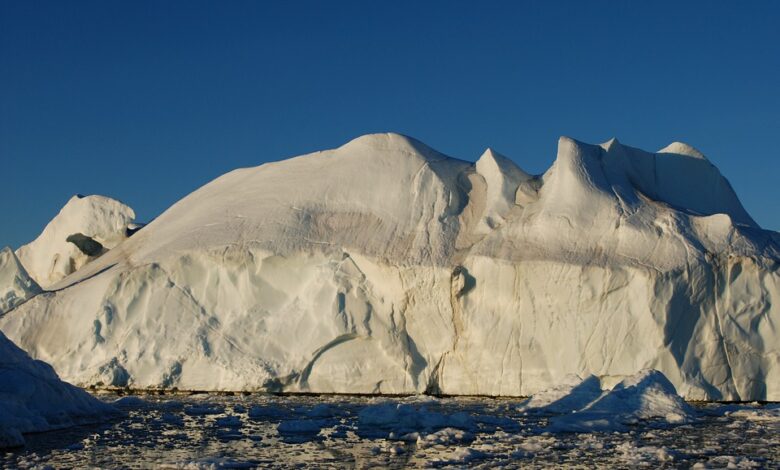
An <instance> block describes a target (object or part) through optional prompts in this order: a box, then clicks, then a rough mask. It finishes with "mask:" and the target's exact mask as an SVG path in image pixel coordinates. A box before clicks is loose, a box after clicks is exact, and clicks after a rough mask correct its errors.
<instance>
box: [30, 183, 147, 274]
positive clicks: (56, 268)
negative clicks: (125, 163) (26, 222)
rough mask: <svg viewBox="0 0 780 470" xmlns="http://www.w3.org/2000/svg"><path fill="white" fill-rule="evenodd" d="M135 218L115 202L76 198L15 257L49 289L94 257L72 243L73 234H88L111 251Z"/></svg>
mask: <svg viewBox="0 0 780 470" xmlns="http://www.w3.org/2000/svg"><path fill="white" fill-rule="evenodd" d="M134 218H135V213H134V212H133V210H132V209H131V208H129V207H128V206H126V205H124V204H122V203H121V202H119V201H117V200H115V199H111V198H109V197H105V196H81V195H76V196H73V197H72V198H71V199H70V200H69V201H68V203H67V204H65V206H64V207H63V208H62V209H61V210H60V212H59V214H57V216H56V217H54V219H52V220H51V222H49V224H48V225H46V228H44V229H43V232H41V234H40V235H39V236H38V238H36V239H35V240H33V241H32V242H30V243H28V244H27V245H24V246H22V247H20V248H19V249H18V250H16V256H17V257H18V258H19V260H20V261H21V262H22V264H23V265H24V267H25V268H26V269H27V272H28V273H30V276H32V278H33V279H35V280H36V281H37V282H38V284H40V285H41V287H43V288H45V289H48V288H50V287H51V286H53V285H54V284H56V283H57V281H59V280H61V279H62V278H64V277H65V276H67V275H68V274H70V273H73V272H75V271H77V270H78V269H79V268H80V267H81V266H83V265H84V264H86V263H87V262H88V261H90V260H91V259H92V258H93V257H90V256H87V255H85V254H84V253H82V252H81V250H79V249H78V248H77V247H76V245H74V244H73V243H69V242H68V241H67V238H68V237H69V236H70V235H75V234H82V235H85V236H87V237H90V238H92V239H93V240H95V241H97V242H98V243H100V244H101V245H103V247H104V248H107V249H111V248H113V247H114V246H116V245H118V244H119V243H121V242H122V241H123V240H124V239H125V238H127V233H126V232H127V226H128V224H129V223H131V222H132V221H133V219H134Z"/></svg>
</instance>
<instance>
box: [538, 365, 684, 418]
mask: <svg viewBox="0 0 780 470" xmlns="http://www.w3.org/2000/svg"><path fill="white" fill-rule="evenodd" d="M586 380H589V379H586ZM575 389H576V387H575ZM565 398H566V397H562V398H561V399H562V400H563V399H565ZM571 403H572V404H575V403H577V400H572V401H571ZM561 411H562V412H564V413H565V414H562V415H560V416H557V417H555V418H553V419H552V420H551V425H550V428H549V429H550V430H551V431H555V432H594V431H604V432H608V431H621V430H624V429H626V425H630V424H636V423H637V422H639V421H640V420H653V421H660V422H665V423H667V424H682V423H687V422H690V421H692V420H693V418H694V411H693V409H692V408H691V407H690V405H688V404H687V403H685V401H684V400H683V399H682V398H681V397H680V396H679V395H678V394H677V391H676V390H675V388H674V385H672V383H671V382H669V380H668V379H667V378H666V377H665V376H664V375H663V374H662V373H660V372H658V371H656V370H643V371H641V372H639V373H638V374H636V375H633V376H631V377H628V378H626V379H624V380H623V381H622V382H620V383H618V384H617V385H616V386H615V387H614V388H613V389H612V390H608V391H604V392H602V393H601V395H600V396H599V397H598V398H596V399H595V400H593V401H592V402H591V403H589V404H586V405H585V406H582V407H581V408H577V407H576V406H575V407H573V408H572V409H570V410H569V412H568V413H566V411H565V410H561Z"/></svg>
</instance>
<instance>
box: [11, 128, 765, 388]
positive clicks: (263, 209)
mask: <svg viewBox="0 0 780 470" xmlns="http://www.w3.org/2000/svg"><path fill="white" fill-rule="evenodd" d="M69 204H70V203H69ZM63 211H64V210H63ZM127 215H128V217H127V218H128V219H129V214H127ZM120 218H122V217H120ZM58 219H61V222H59V223H63V224H64V223H66V219H64V218H62V217H58ZM58 219H55V220H58ZM108 219H111V220H115V219H112V218H111V217H108ZM127 222H128V220H124V219H122V221H121V223H119V222H117V223H116V225H111V224H113V223H114V222H111V223H110V224H108V225H111V226H116V227H119V226H122V225H126V223H127ZM68 223H69V222H68ZM101 223H102V222H101ZM53 224H54V222H52V225H53ZM51 231H52V230H50V229H49V228H48V227H47V230H46V231H44V234H46V233H47V232H51ZM65 232H67V231H61V230H60V231H58V233H62V234H63V235H65ZM85 234H87V235H89V233H86V232H85ZM42 237H43V235H42ZM60 238H61V237H60ZM57 239H58V240H59V238H57ZM101 243H103V241H101ZM106 246H108V245H106ZM21 251H22V250H20V252H21ZM26 251H27V252H28V254H27V256H29V257H31V256H33V254H34V250H32V249H31V248H29V247H28V248H27V249H26ZM44 251H46V250H43V249H42V252H44ZM44 258H46V259H48V260H49V261H48V263H50V260H51V258H52V257H51V255H50V252H49V254H47V255H46V256H45V257H44ZM20 259H21V260H22V263H23V264H25V266H26V267H28V271H30V272H31V274H33V272H35V273H37V272H38V269H37V268H36V269H35V270H31V269H30V268H29V266H27V263H25V257H23V256H21V255H20ZM778 261H780V235H778V234H777V233H775V232H770V231H765V230H762V229H761V228H760V227H758V226H757V225H756V224H755V222H754V221H753V220H752V219H751V218H750V216H749V215H748V214H747V212H746V211H745V210H744V208H743V207H742V205H741V204H740V202H739V200H738V198H737V196H736V195H735V194H734V191H733V190H732V188H731V186H730V185H729V183H728V182H727V181H726V179H725V178H724V177H723V176H722V175H721V174H720V172H719V171H718V170H717V168H715V167H714V166H713V165H712V164H711V163H710V162H709V161H707V160H706V159H704V158H702V157H701V156H700V154H699V153H698V152H697V151H695V150H693V149H692V148H690V147H688V146H685V145H683V144H673V145H672V146H670V147H668V148H666V149H664V150H663V151H662V152H659V153H649V152H644V151H642V150H639V149H635V148H632V147H628V146H625V145H622V144H620V143H619V142H618V141H617V140H614V139H613V140H611V141H609V142H607V143H605V144H602V145H589V144H584V143H581V142H577V141H575V140H573V139H569V138H566V137H562V138H561V139H560V141H559V143H558V154H557V157H556V159H555V162H554V163H553V164H552V166H551V168H550V169H549V170H548V171H547V172H545V173H544V174H542V175H536V176H531V175H528V174H527V173H526V172H524V171H522V170H521V169H520V168H518V167H516V166H515V165H514V164H513V163H512V162H511V160H509V159H507V158H504V157H501V156H500V155H498V154H497V153H496V152H493V151H487V152H485V154H484V155H483V156H482V157H480V158H479V160H478V161H477V162H476V163H470V162H465V161H461V160H457V159H452V158H449V157H447V156H445V155H443V154H441V153H439V152H436V151H435V150H432V149H431V148H429V147H427V146H425V145H424V144H422V143H420V142H418V141H416V140H414V139H411V138H408V137H404V136H400V135H397V134H377V135H368V136H364V137H361V138H358V139H355V140H353V141H352V142H349V143H347V144H346V145H344V146H342V147H339V148H337V149H334V150H329V151H324V152H317V153H314V154H311V155H305V156H302V157H297V158H292V159H289V160H285V161H280V162H275V163H270V164H265V165H262V166H259V167H256V168H245V169H239V170H235V171H232V172H230V173H228V174H225V175H223V176H221V177H219V178H217V179H216V180H214V181H212V182H210V183H208V184H207V185H205V186H203V187H202V188H200V189H198V190H197V191H195V192H193V193H192V194H190V195H188V196H187V197H185V198H184V199H182V200H181V201H179V202H177V203H176V204H174V205H173V206H172V207H171V208H169V209H168V210H167V211H166V212H164V213H163V214H162V215H160V216H159V217H158V218H157V219H155V220H154V221H153V222H151V223H150V224H148V225H147V226H145V227H144V229H143V230H141V231H139V232H138V233H136V234H135V235H133V236H132V237H131V238H129V239H126V240H124V241H123V242H121V243H119V244H118V245H116V246H115V247H114V248H112V249H111V250H110V251H108V252H107V253H105V254H104V255H102V256H101V257H99V258H97V259H95V260H93V261H91V262H89V263H88V264H85V265H84V266H83V267H82V268H81V269H79V270H78V271H76V272H75V273H73V274H71V275H69V276H68V277H67V278H64V279H62V280H60V281H59V283H58V284H57V286H56V287H57V289H58V290H57V292H54V293H51V294H47V295H42V296H37V297H34V298H33V299H31V300H29V301H28V302H26V303H25V304H23V305H20V306H18V307H17V308H16V309H14V310H13V311H12V312H10V313H8V314H6V315H5V316H3V317H1V318H0V329H2V330H3V331H4V332H5V333H6V334H7V335H8V336H9V338H11V339H13V340H14V341H15V342H16V343H17V344H19V345H20V346H22V347H23V348H25V349H26V350H27V351H29V352H30V354H31V355H32V356H33V357H36V358H39V359H42V360H45V361H48V362H50V363H51V364H52V365H53V366H54V368H55V369H56V370H57V371H58V372H59V373H60V374H61V375H62V376H63V377H64V378H65V379H67V380H69V381H71V382H73V383H76V384H79V385H82V386H86V385H97V386H117V387H125V386H129V387H134V388H173V387H176V388H178V389H180V390H185V389H189V390H267V391H286V392H344V393H421V392H432V393H444V394H481V395H505V396H529V395H533V394H535V393H537V392H540V391H542V390H545V389H548V388H550V387H552V386H555V385H558V384H561V383H563V381H565V380H566V377H569V376H571V375H574V376H578V377H586V376H588V375H594V376H595V377H597V378H598V380H599V382H600V384H602V386H604V387H609V386H612V385H615V384H617V383H619V382H620V381H621V380H623V379H624V378H625V377H627V376H631V375H633V374H635V373H636V372H638V371H640V370H643V369H656V370H659V371H661V372H663V373H664V374H665V375H666V376H667V377H668V378H669V380H670V382H671V383H672V384H673V385H674V387H676V389H677V390H678V391H679V392H680V394H682V395H683V396H684V397H686V398H689V399H718V400H752V399H762V400H780V331H778V330H777V329H776V328H775V327H774V325H776V324H778V322H780V302H778V301H777V298H778V296H779V295H780V273H779V272H778V266H780V264H779V263H778ZM47 266H48V264H46V265H45V266H43V267H47ZM44 271H45V269H44ZM47 272H48V271H47ZM33 277H36V274H33Z"/></svg>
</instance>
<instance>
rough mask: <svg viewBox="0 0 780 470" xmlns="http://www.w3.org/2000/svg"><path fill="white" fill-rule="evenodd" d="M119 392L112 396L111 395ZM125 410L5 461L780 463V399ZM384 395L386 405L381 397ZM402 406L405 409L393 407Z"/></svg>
mask: <svg viewBox="0 0 780 470" xmlns="http://www.w3.org/2000/svg"><path fill="white" fill-rule="evenodd" d="M116 398H117V397H111V396H104V397H103V399H105V400H107V401H111V400H114V399H116ZM141 398H142V399H139V398H134V397H133V398H129V399H125V401H124V403H120V406H121V407H122V409H123V410H125V411H126V413H127V416H126V418H124V419H121V420H116V421H113V422H109V423H105V424H103V425H97V426H82V427H77V428H72V429H68V430H64V431H57V432H49V433H42V434H37V435H28V436H26V438H27V447H25V448H23V449H18V450H15V451H11V452H6V453H5V454H3V455H2V457H0V465H2V466H3V467H7V468H45V467H47V466H50V467H54V468H73V467H76V468H83V467H87V468H152V467H154V468H161V467H162V468H256V467H280V466H281V467H312V468H354V467H357V468H372V467H376V468H402V467H422V468H430V467H450V466H453V467H465V466H468V467H480V466H483V467H497V466H500V467H506V468H518V467H523V468H536V467H539V468H541V467H550V466H556V467H588V468H590V467H594V466H609V467H619V468H635V467H648V468H689V467H693V466H697V465H698V466H700V467H701V468H780V465H779V464H778V461H780V407H778V406H777V405H759V404H755V405H742V406H724V405H697V406H696V408H697V419H696V421H695V422H694V423H692V424H686V425H682V426H675V427H670V426H668V425H662V424H660V423H652V422H648V423H640V424H638V425H636V426H634V427H632V428H631V430H629V431H628V432H621V433H591V434H566V433H564V434H551V433H548V432H546V431H545V427H546V425H547V418H545V417H541V416H527V415H525V414H523V413H522V412H520V411H518V408H517V404H518V401H517V400H515V401H512V400H498V399H489V398H457V399H440V400H438V399H429V398H398V399H387V398H382V399H377V398H366V397H334V396H323V397H310V396H293V397H290V396H285V397H276V396H265V395H251V396H214V395H195V396H190V397H174V398H171V397H155V396H146V397H141ZM383 404H384V405H383ZM398 404H403V405H404V406H403V407H402V408H401V410H402V412H401V413H398V412H394V411H393V410H395V409H397V405H398Z"/></svg>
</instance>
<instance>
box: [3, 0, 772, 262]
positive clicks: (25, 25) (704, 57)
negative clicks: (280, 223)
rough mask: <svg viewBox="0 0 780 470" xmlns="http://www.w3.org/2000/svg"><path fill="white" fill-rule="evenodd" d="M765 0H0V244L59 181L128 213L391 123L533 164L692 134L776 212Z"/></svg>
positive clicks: (440, 141) (42, 208) (32, 217)
mask: <svg viewBox="0 0 780 470" xmlns="http://www.w3.org/2000/svg"><path fill="white" fill-rule="evenodd" d="M779 25H780V2H776V1H766V2H760V1H757V2H727V1H723V2H711V1H690V2H679V1H670V2H666V1H652V2H649V1H647V2H645V1H642V2H640V1H617V0H615V1H587V2H585V1H566V2H562V1H534V2H530V1H529V2H519V1H517V2H490V1H485V2H477V1H470V2H418V1H410V2H402V1H382V2H379V1H355V2H340V1H328V2H325V1H318V2H297V1H253V2H248V1H229V2H216V1H214V2H201V1H190V0H187V1H157V2H146V1H132V2H131V1H127V2H119V1H98V2H83V1H67V2H65V1H53V2H46V1H27V0H25V1H10V0H4V1H2V2H0V163H1V165H0V175H2V179H0V181H1V182H0V213H1V214H2V219H0V245H11V246H13V247H17V246H18V245H20V244H22V243H25V242H27V241H29V240H31V239H33V238H34V237H35V236H37V234H38V233H39V232H40V231H41V230H42V229H43V227H44V225H45V224H46V223H47V222H48V221H49V220H50V219H51V218H52V217H53V216H54V215H55V214H56V213H57V211H58V210H59V209H60V207H61V206H62V205H63V204H64V203H65V202H66V201H67V200H68V198H69V197H70V196H71V195H73V194H75V193H82V194H105V195H109V196H112V197H115V198H118V199H120V200H122V201H124V202H126V203H127V204H129V205H130V206H132V207H133V208H134V209H135V210H136V213H137V215H138V218H139V219H140V220H148V219H150V218H152V217H154V216H156V215H158V214H159V213H160V212H162V211H163V210H165V209H166V208H167V207H168V206H170V205H171V204H172V203H174V202H175V201H177V200H178V199H180V198H181V197H183V196H184V195H186V194H187V193H189V192H191V191H193V190H195V189H196V188H198V187H199V186H201V185H202V184H204V183H206V182H207V181H209V180H211V179H213V178H215V177H217V176H219V175H220V174H222V173H224V172H226V171H228V170H231V169H233V168H236V167H245V166H255V165H259V164H262V163H263V162H266V161H271V160H278V159H281V158H285V157H288V156H293V155H298V154H302V153H307V152H310V151H314V150H320V149H326V148H333V147H336V146H338V145H340V144H342V143H344V142H346V141H348V140H350V139H352V138H354V137H356V136H359V135H362V134H366V133H371V132H384V131H395V132H400V133H404V134H408V135H411V136H413V137H416V138H418V139H420V140H422V141H423V142H426V143H427V144H428V145H430V146H432V147H434V148H436V149H438V150H440V151H442V152H444V153H446V154H449V155H451V156H454V157H458V158H462V159H466V160H474V159H476V158H477V157H478V156H479V155H480V154H481V153H482V151H483V150H484V149H485V148H486V147H488V146H490V147H493V148H495V149H496V150H498V151H500V152H502V153H504V154H506V155H507V156H509V157H511V158H512V159H514V160H515V161H516V162H517V163H518V164H519V165H520V166H521V167H522V168H524V169H526V170H527V171H530V172H534V173H539V172H542V171H544V170H545V169H546V168H547V167H548V166H549V165H550V164H551V162H552V160H553V159H554V157H555V151H556V144H557V138H558V136H560V135H569V136H571V137H574V138H576V139H579V140H583V141H586V142H593V143H597V142H603V141H606V140H608V139H609V138H610V137H613V136H614V137H618V139H620V141H621V142H623V143H625V144H629V145H633V146H637V147H641V148H645V149H647V150H657V149H660V148H661V147H664V146H666V144H668V143H669V142H671V141H674V140H680V141H684V142H687V143H689V144H691V145H693V146H695V147H697V148H698V149H700V150H701V151H703V152H704V153H705V154H706V155H707V156H708V157H709V158H710V160H711V161H712V162H713V163H715V164H716V165H717V166H718V167H719V168H720V169H721V171H722V172H723V173H724V174H725V175H726V177H727V178H729V180H730V181H731V183H732V185H733V186H734V187H735V189H736V191H737V194H738V195H739V196H740V197H741V199H742V202H743V204H744V205H745V206H746V208H747V210H748V211H749V212H750V213H751V214H752V215H753V216H754V218H755V219H756V220H757V221H758V222H759V223H760V224H761V225H762V226H764V227H765V228H770V229H774V230H778V229H780V203H779V202H778V201H780V188H779V187H778V176H780V162H779V160H780V145H778V142H779V141H780V26H779Z"/></svg>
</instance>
